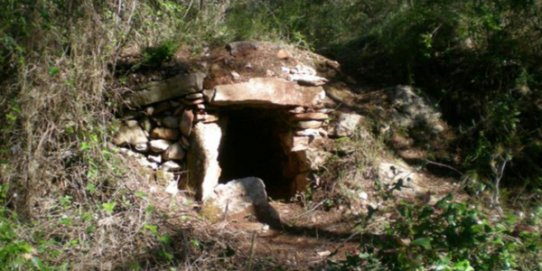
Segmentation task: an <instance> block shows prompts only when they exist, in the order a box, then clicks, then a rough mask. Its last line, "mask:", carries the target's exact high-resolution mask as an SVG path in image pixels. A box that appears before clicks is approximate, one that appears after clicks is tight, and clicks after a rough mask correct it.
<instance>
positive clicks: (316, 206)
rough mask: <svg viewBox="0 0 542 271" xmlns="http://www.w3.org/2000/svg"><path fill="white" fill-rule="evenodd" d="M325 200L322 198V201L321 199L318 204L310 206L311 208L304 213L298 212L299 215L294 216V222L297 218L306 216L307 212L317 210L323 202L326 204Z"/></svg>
mask: <svg viewBox="0 0 542 271" xmlns="http://www.w3.org/2000/svg"><path fill="white" fill-rule="evenodd" d="M325 201H326V200H325V199H324V200H322V201H320V202H319V203H318V204H316V205H314V207H312V208H310V209H309V210H307V211H305V212H303V213H301V214H298V215H296V216H294V217H293V218H292V220H294V222H295V220H296V219H298V218H300V217H302V216H305V215H307V214H309V213H311V212H313V211H314V210H316V209H317V208H318V207H320V206H321V205H322V204H324V202H325Z"/></svg>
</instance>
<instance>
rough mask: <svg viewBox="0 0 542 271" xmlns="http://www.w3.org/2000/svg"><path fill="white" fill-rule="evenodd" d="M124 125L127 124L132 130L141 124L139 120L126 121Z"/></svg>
mask: <svg viewBox="0 0 542 271" xmlns="http://www.w3.org/2000/svg"><path fill="white" fill-rule="evenodd" d="M124 124H126V126H128V127H130V128H133V127H137V126H139V123H138V121H137V120H125V121H124Z"/></svg>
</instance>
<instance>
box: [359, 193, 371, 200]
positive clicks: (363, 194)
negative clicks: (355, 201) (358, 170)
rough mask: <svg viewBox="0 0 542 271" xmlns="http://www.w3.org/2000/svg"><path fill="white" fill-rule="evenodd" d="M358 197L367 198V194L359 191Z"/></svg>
mask: <svg viewBox="0 0 542 271" xmlns="http://www.w3.org/2000/svg"><path fill="white" fill-rule="evenodd" d="M359 198H360V199H362V200H367V199H368V198H369V195H367V193H365V192H359Z"/></svg>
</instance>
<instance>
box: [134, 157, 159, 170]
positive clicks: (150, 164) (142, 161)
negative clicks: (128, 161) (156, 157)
mask: <svg viewBox="0 0 542 271" xmlns="http://www.w3.org/2000/svg"><path fill="white" fill-rule="evenodd" d="M137 161H138V162H139V164H140V165H142V166H144V167H149V168H152V169H157V168H158V164H157V163H153V162H151V161H149V160H147V158H140V159H138V160H137Z"/></svg>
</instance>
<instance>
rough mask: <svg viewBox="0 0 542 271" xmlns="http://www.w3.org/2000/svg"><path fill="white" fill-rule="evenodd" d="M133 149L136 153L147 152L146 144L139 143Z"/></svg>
mask: <svg viewBox="0 0 542 271" xmlns="http://www.w3.org/2000/svg"><path fill="white" fill-rule="evenodd" d="M134 149H135V150H136V151H138V152H146V151H148V150H149V145H147V143H140V144H137V145H135V147H134Z"/></svg>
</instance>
